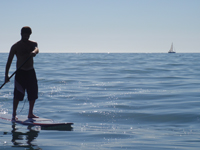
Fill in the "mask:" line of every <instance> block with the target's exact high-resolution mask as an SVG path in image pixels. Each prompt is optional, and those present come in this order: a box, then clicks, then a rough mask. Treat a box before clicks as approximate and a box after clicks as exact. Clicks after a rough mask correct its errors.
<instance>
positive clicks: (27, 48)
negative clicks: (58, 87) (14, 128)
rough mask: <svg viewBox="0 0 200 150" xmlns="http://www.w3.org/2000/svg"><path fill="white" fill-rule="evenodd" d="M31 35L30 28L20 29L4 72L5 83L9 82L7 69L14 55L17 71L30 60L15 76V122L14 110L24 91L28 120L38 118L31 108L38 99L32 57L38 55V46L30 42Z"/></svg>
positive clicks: (14, 117) (22, 97)
mask: <svg viewBox="0 0 200 150" xmlns="http://www.w3.org/2000/svg"><path fill="white" fill-rule="evenodd" d="M31 33H32V30H31V28H30V27H27V26H25V27H23V28H22V29H21V40H20V41H18V42H17V43H15V44H14V45H13V46H12V47H11V50H10V53H9V56H8V60H7V64H6V70H5V82H9V76H8V73H9V69H10V66H11V63H12V60H13V57H14V55H16V57H17V61H16V67H17V69H18V68H19V67H20V66H21V65H22V64H23V63H24V62H25V61H26V60H27V59H28V58H29V57H30V56H32V57H30V59H29V60H28V61H27V62H26V63H25V64H24V65H23V66H22V67H21V68H20V69H18V70H17V72H16V75H15V87H14V98H13V115H12V119H13V120H16V119H17V117H16V110H17V107H18V104H19V101H22V100H23V99H24V95H25V90H26V92H27V95H28V100H29V114H28V118H38V117H37V116H35V115H34V114H33V107H34V104H35V100H36V99H37V98H38V85H37V78H36V73H35V69H34V66H33V57H35V56H36V55H37V54H38V53H39V49H38V45H37V43H36V42H33V41H30V40H29V37H30V35H31Z"/></svg>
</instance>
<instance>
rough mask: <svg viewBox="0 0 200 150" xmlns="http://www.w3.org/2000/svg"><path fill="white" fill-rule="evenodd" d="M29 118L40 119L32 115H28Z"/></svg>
mask: <svg viewBox="0 0 200 150" xmlns="http://www.w3.org/2000/svg"><path fill="white" fill-rule="evenodd" d="M28 118H39V117H38V116H36V115H34V114H32V115H28Z"/></svg>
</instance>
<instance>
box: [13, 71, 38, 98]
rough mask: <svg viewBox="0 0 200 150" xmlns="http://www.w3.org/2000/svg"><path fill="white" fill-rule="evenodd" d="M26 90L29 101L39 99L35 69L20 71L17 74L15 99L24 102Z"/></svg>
mask: <svg viewBox="0 0 200 150" xmlns="http://www.w3.org/2000/svg"><path fill="white" fill-rule="evenodd" d="M25 90H26V92H27V97H28V100H29V101H31V100H36V99H37V98H38V84H37V78H36V74H35V70H34V69H31V70H21V69H19V70H18V71H17V72H16V75H15V89H14V99H16V100H19V101H22V100H23V99H24V95H25Z"/></svg>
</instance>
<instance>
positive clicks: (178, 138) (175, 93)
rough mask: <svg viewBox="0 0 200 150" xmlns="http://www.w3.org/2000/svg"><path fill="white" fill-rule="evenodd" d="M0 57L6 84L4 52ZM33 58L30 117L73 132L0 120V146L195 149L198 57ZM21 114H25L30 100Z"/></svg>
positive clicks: (199, 116)
mask: <svg viewBox="0 0 200 150" xmlns="http://www.w3.org/2000/svg"><path fill="white" fill-rule="evenodd" d="M0 55H1V59H0V68H1V69H0V83H2V84H3V82H4V71H5V64H6V61H7V56H8V54H5V53H1V54H0ZM34 60H35V70H36V73H37V78H38V85H39V98H38V100H37V101H36V104H35V109H34V113H35V114H36V115H38V116H40V117H45V118H51V119H54V120H55V121H57V122H73V123H74V125H73V129H72V130H71V131H59V130H41V129H40V128H39V127H32V128H30V127H27V126H23V125H19V124H16V125H13V124H12V123H11V122H8V121H5V120H0V149H3V150H4V149H5V150H7V149H11V150H21V149H26V150H29V149H30V150H32V149H37V150H51V149H58V150H66V149H73V150H90V149H91V150H93V149H95V150H96V149H102V150H104V149H105V150H109V149H114V150H116V149H130V150H132V149H137V150H161V149H162V150H168V149H177V150H197V149H199V147H200V128H199V126H200V100H199V97H200V96H199V91H200V67H199V66H200V54H190V53H188V54H178V53H176V54H144V53H141V54H135V53H131V54H126V53H124V54H111V53H110V54H105V53H104V54H103V53H99V54H85V53H84V54H81V53H77V54H75V53H74V54H73V53H70V54H68V53H66V54H61V53H56V54H51V53H40V54H38V55H37V56H36V57H35V58H34ZM15 61H16V60H15V59H14V60H13V64H12V66H11V69H10V74H11V73H13V72H14V71H15V64H14V62H15ZM13 81H14V77H13V78H12V79H11V82H9V83H8V84H6V85H5V86H4V87H3V88H2V89H1V90H0V111H1V112H6V113H8V114H11V113H12V98H13V86H14V85H13ZM25 99H26V98H25ZM24 104H25V106H24V108H23V105H24ZM20 110H22V111H21V112H20V114H21V115H27V114H28V102H25V103H24V102H21V103H20V104H19V107H18V112H19V111H20ZM13 126H14V127H13Z"/></svg>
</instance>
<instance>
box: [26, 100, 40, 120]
mask: <svg viewBox="0 0 200 150" xmlns="http://www.w3.org/2000/svg"><path fill="white" fill-rule="evenodd" d="M34 105H35V100H32V101H29V113H28V118H39V117H38V116H35V115H34V114H33V108H34Z"/></svg>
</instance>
